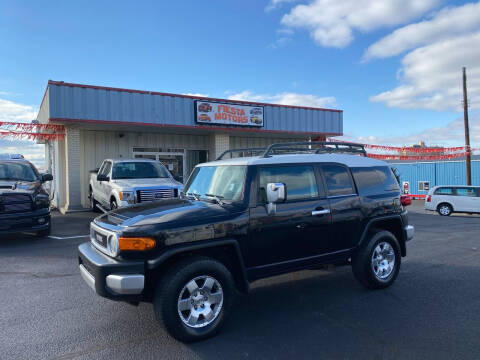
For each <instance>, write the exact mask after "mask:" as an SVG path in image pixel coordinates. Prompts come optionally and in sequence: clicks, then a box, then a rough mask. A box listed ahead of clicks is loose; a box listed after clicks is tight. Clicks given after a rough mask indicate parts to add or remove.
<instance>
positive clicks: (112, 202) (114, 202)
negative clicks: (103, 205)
mask: <svg viewBox="0 0 480 360" xmlns="http://www.w3.org/2000/svg"><path fill="white" fill-rule="evenodd" d="M116 209H118V205H117V200H115V199H112V200H110V210H116Z"/></svg>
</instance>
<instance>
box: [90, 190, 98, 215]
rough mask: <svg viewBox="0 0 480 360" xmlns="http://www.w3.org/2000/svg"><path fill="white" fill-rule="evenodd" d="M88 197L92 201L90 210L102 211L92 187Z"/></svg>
mask: <svg viewBox="0 0 480 360" xmlns="http://www.w3.org/2000/svg"><path fill="white" fill-rule="evenodd" d="M88 199H89V201H90V210H92V211H93V212H96V213H98V212H100V209H99V208H98V207H97V205H98V201H97V200H95V198H94V197H93V192H92V189H90V192H89V194H88Z"/></svg>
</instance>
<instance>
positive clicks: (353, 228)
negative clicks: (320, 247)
mask: <svg viewBox="0 0 480 360" xmlns="http://www.w3.org/2000/svg"><path fill="white" fill-rule="evenodd" d="M329 200H330V208H331V212H332V230H331V231H332V232H333V233H334V234H335V235H334V236H333V237H332V241H331V242H330V243H329V248H328V250H329V251H330V252H333V251H340V250H345V249H350V248H353V247H355V246H356V245H357V244H358V241H359V239H360V236H361V235H362V234H361V232H362V231H361V230H362V229H361V221H362V219H363V214H362V207H361V202H360V198H359V196H358V195H350V196H342V197H335V198H330V199H329Z"/></svg>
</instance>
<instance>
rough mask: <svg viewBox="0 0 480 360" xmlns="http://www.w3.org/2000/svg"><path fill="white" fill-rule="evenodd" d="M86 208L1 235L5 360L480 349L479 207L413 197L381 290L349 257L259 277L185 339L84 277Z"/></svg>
mask: <svg viewBox="0 0 480 360" xmlns="http://www.w3.org/2000/svg"><path fill="white" fill-rule="evenodd" d="M92 217H93V216H92V214H91V213H74V214H70V215H68V216H62V215H55V216H54V218H53V232H52V236H51V237H49V238H35V237H33V236H28V235H18V236H10V237H2V238H1V240H0V304H1V310H0V324H1V326H0V328H1V331H0V358H1V359H112V358H114V359H160V358H164V359H167V358H168V359H190V358H191V359H212V358H213V359H236V358H242V359H292V358H314V359H320V358H322V359H431V358H435V359H452V358H456V359H478V358H480V280H479V279H480V235H479V234H480V217H479V216H471V215H461V214H460V215H456V216H452V217H448V218H445V217H441V216H438V215H432V214H429V213H425V212H424V211H423V210H422V207H421V204H420V203H418V202H415V204H414V205H413V206H412V207H411V208H410V222H411V223H412V224H414V225H415V227H416V236H415V238H414V240H413V241H411V242H410V243H408V256H407V257H406V258H404V259H403V261H404V262H403V263H402V268H401V272H400V274H399V277H398V279H397V281H396V283H395V284H394V285H393V286H392V287H390V288H389V289H386V290H381V291H367V290H365V289H364V288H363V287H362V286H361V285H360V284H359V283H357V282H356V281H355V279H354V278H353V275H352V273H351V271H350V268H348V267H343V268H334V269H331V270H315V271H303V272H298V273H294V274H289V275H286V276H280V277H275V278H272V279H268V280H262V281H259V282H257V283H254V284H253V286H252V291H251V293H250V294H249V295H248V296H238V298H237V301H236V306H235V308H234V311H233V313H232V316H231V317H230V318H229V321H228V322H227V324H226V326H225V327H224V329H223V331H222V332H221V333H220V334H219V335H218V336H217V337H215V338H213V339H209V340H207V341H204V342H200V343H195V344H188V345H185V344H182V343H179V342H177V341H175V340H173V339H172V338H170V337H169V336H168V335H167V334H166V333H165V332H164V331H163V330H162V328H161V327H160V326H159V325H158V324H157V323H156V321H155V319H154V317H153V312H152V306H151V305H150V304H140V306H138V307H134V306H131V305H128V304H124V303H116V302H112V301H109V300H106V299H103V298H100V297H98V296H96V295H95V294H94V293H93V292H92V290H91V289H90V288H88V287H87V285H86V284H84V283H83V280H82V279H81V277H80V275H79V272H78V265H77V258H76V248H77V246H78V244H80V243H82V242H84V241H87V240H88V239H87V237H78V236H82V235H87V234H88V224H89V221H90V219H91V218H92ZM294 280H295V281H294Z"/></svg>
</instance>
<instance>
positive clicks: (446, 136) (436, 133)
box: [339, 114, 480, 148]
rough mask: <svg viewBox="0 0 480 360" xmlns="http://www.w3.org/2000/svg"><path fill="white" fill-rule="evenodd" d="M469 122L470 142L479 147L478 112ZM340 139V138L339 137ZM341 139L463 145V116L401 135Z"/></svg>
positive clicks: (351, 136)
mask: <svg viewBox="0 0 480 360" xmlns="http://www.w3.org/2000/svg"><path fill="white" fill-rule="evenodd" d="M469 124H470V144H471V145H472V147H477V148H478V147H480V114H476V115H475V116H472V117H471V118H470V121H469ZM339 139H340V138H339ZM341 139H343V140H346V141H354V142H360V143H365V144H378V145H392V146H404V145H412V144H417V143H418V142H419V141H425V143H426V144H427V145H439V146H463V145H464V144H465V134H464V125H463V118H458V119H455V120H453V121H451V122H449V123H448V124H447V125H446V126H443V127H433V128H427V129H425V130H422V131H419V132H416V133H411V134H409V135H402V136H383V137H382V136H355V135H353V134H346V135H345V136H344V137H342V138H341Z"/></svg>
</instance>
